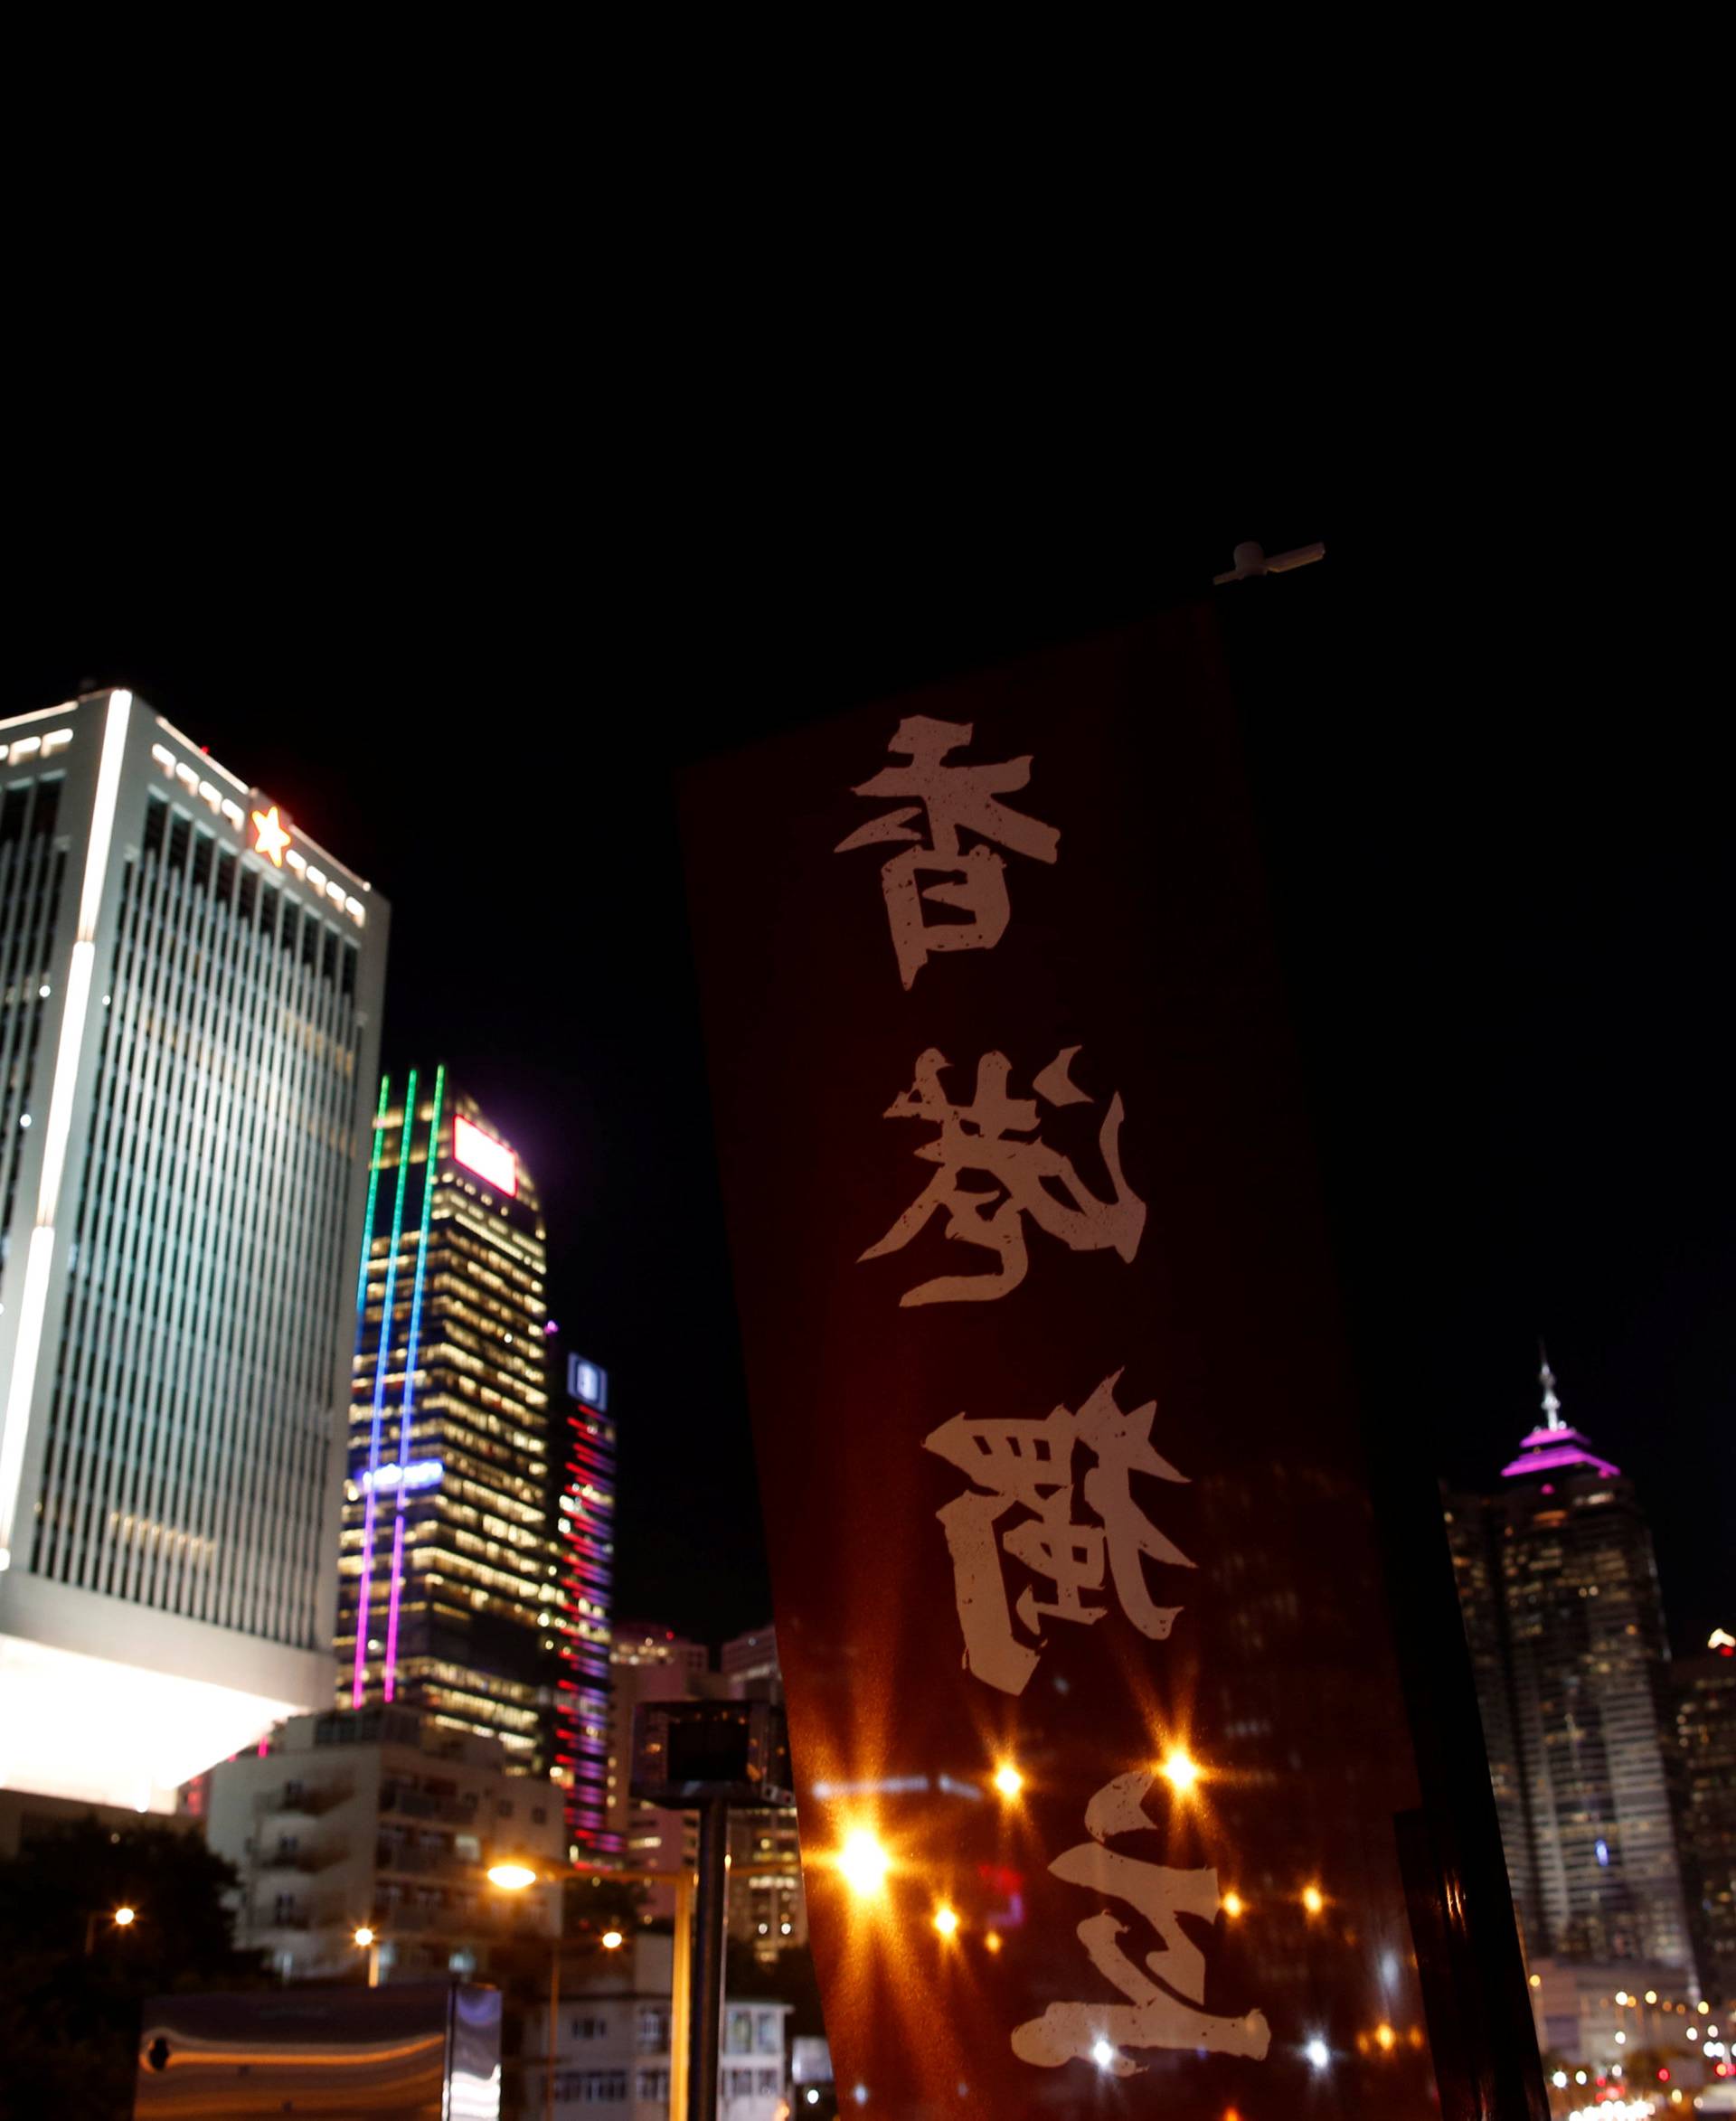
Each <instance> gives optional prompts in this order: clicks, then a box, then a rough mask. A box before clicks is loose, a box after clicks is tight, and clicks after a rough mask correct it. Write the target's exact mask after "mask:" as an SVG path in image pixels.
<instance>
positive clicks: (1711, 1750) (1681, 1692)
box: [1671, 1627, 1736, 2011]
mask: <svg viewBox="0 0 1736 2121" xmlns="http://www.w3.org/2000/svg"><path fill="white" fill-rule="evenodd" d="M1671 1682H1672V1684H1671V1692H1672V1695H1673V1697H1674V1702H1675V1758H1676V1775H1677V1783H1676V1819H1677V1824H1678V1830H1679V1832H1680V1834H1681V1843H1682V1870H1683V1873H1684V1884H1685V1885H1686V1887H1687V1893H1688V1928H1689V1930H1690V1932H1691V1934H1692V1936H1693V1937H1694V1956H1695V1958H1696V1959H1697V1960H1698V1961H1699V1965H1700V1979H1701V1981H1702V1983H1703V1985H1704V1987H1705V1990H1706V1993H1707V1994H1708V1995H1711V1996H1712V1997H1714V1998H1715V1999H1716V2001H1717V2007H1718V2008H1719V2010H1720V2011H1725V2010H1728V2009H1730V2007H1731V2004H1732V2003H1736V1636H1732V1635H1731V1632H1730V1630H1729V1629H1728V1628H1722V1627H1721V1628H1716V1629H1714V1630H1713V1632H1712V1640H1711V1642H1710V1643H1709V1644H1708V1645H1707V1646H1706V1649H1705V1651H1704V1653H1703V1654H1702V1655H1700V1656H1697V1657H1678V1658H1677V1659H1676V1660H1675V1664H1674V1665H1673V1666H1672V1667H1671Z"/></svg>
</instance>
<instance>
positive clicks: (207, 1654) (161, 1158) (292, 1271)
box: [0, 691, 387, 1810]
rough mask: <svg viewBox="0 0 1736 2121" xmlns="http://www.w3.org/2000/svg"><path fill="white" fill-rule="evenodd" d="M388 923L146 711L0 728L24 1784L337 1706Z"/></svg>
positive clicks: (7, 1623)
mask: <svg viewBox="0 0 1736 2121" xmlns="http://www.w3.org/2000/svg"><path fill="white" fill-rule="evenodd" d="M386 930H387V910H386V907H385V905H384V904H383V902H382V900H380V899H379V897H378V896H377V895H376V894H374V893H373V891H371V890H370V888H369V886H368V885H367V884H366V883H365V882H363V881H362V880H361V879H360V878H359V877H356V876H354V874H352V873H351V872H350V871H348V870H347V869H346V868H345V867H344V865H343V864H342V863H339V862H337V861H335V859H334V858H333V857H332V856H330V855H329V854H327V853H325V852H324V851H323V850H322V849H320V848H319V847H317V846H316V845H315V844H314V843H313V842H312V841H311V840H309V839H307V836H306V835H305V834H303V833H302V832H301V831H300V829H299V828H298V827H297V826H296V825H294V824H293V823H292V822H291V821H290V820H289V819H288V817H287V816H286V815H284V813H283V810H282V808H281V806H280V805H279V804H278V803H277V802H275V801H273V800H272V798H271V797H269V795H267V794H266V793H264V792H262V791H260V790H259V789H257V788H251V787H249V786H248V785H247V784H246V783H245V782H244V781H242V780H241V779H240V778H238V777H237V776H235V775H234V774H232V773H231V772H230V771H229V770H228V769H227V768H224V767H222V766H220V765H219V764H218V763H217V762H216V761H215V760H214V759H211V758H210V757H209V756H207V755H206V754H205V753H204V752H203V750H201V749H200V748H199V747H198V746H197V745H195V744H193V742H192V741H190V740H188V739H187V738H186V737H184V736H183V735H182V734H181V733H180V732H179V731H177V730H175V729H174V728H173V727H172V726H171V725H170V724H169V723H168V722H166V721H164V720H163V718H162V717H161V716H160V715H157V714H156V713H154V712H152V711H151V709H150V708H149V707H148V706H146V703H145V702H143V701H142V700H137V699H135V698H134V697H133V696H132V694H131V693H127V692H124V691H115V692H105V693H92V694H90V695H89V696H88V697H85V698H82V699H80V700H77V701H74V702H71V703H69V704H68V705H66V706H64V707H57V708H53V709H50V710H47V711H45V712H41V713H35V714H28V715H24V716H21V717H18V718H15V719H14V720H12V721H6V722H4V723H0V960H3V961H4V974H3V975H0V1785H6V1786H14V1787H20V1788H27V1789H35V1790H41V1791H43V1792H45V1793H47V1794H50V1795H61V1796H67V1797H70V1798H75V1799H78V1800H80V1801H87V1802H93V1803H110V1804H115V1805H124V1806H127V1807H129V1808H134V1809H137V1808H141V1807H143V1808H148V1809H155V1810H168V1809H172V1808H173V1805H174V1801H175V1798H174V1792H175V1787H176V1786H177V1785H179V1784H180V1783H181V1782H182V1781H184V1779H185V1778H186V1777H188V1776H189V1775H191V1774H193V1773H194V1772H196V1771H197V1770H198V1769H200V1768H202V1767H205V1766H206V1765H208V1764H209V1762H210V1761H212V1760H213V1759H216V1758H221V1757H222V1756H223V1755H224V1754H226V1753H229V1752H231V1751H233V1750H234V1749H235V1748H236V1747H237V1746H238V1745H241V1744H242V1743H245V1742H248V1741H250V1740H251V1739H256V1738H257V1737H258V1735H259V1732H261V1731H262V1730H267V1729H269V1726H270V1724H271V1723H272V1721H273V1720H275V1719H276V1718H278V1717H280V1716H282V1715H284V1714H285V1713H287V1712H288V1711H293V1710H297V1709H303V1708H308V1707H312V1706H315V1705H316V1704H317V1703H318V1702H321V1701H322V1700H324V1699H325V1697H326V1694H327V1692H328V1690H329V1678H328V1675H329V1671H330V1665H329V1662H328V1660H329V1656H330V1641H331V1632H332V1626H333V1620H334V1606H335V1565H336V1555H337V1517H338V1505H339V1498H340V1493H341V1487H342V1481H343V1474H344V1459H343V1446H344V1414H343V1407H344V1382H343V1378H344V1362H345V1360H346V1358H347V1355H348V1343H349V1337H350V1336H349V1324H348V1310H349V1306H348V1302H347V1299H346V1296H345V1287H346V1282H347V1280H348V1276H349V1274H351V1273H353V1271H354V1258H355V1251H356V1247H357V1245H358V1243H359V1240H360V1233H361V1223H362V1213H363V1196H364V1193H365V1191H366V1184H367V1161H368V1159H367V1141H368V1127H367V1120H368V1106H367V1088H368V1086H369V1085H371V1083H372V1082H373V1078H374V1073H375V1067H376V1051H377V1044H378V1036H379V1017H380V1003H381V995H382V988H383V983H384V975H385V954H386ZM346 1263H347V1267H346Z"/></svg>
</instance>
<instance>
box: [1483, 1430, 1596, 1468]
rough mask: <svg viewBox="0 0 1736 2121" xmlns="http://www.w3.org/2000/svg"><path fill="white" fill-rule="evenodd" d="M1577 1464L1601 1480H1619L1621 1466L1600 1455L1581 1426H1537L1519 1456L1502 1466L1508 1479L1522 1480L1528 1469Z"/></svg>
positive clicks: (1526, 1440)
mask: <svg viewBox="0 0 1736 2121" xmlns="http://www.w3.org/2000/svg"><path fill="white" fill-rule="evenodd" d="M1573 1466H1580V1467H1583V1468H1584V1469H1585V1470H1586V1471H1588V1472H1590V1473H1595V1474H1596V1475H1598V1477H1599V1479H1600V1480H1619V1479H1620V1478H1621V1468H1620V1466H1612V1465H1611V1464H1610V1463H1609V1459H1608V1458H1599V1456H1598V1454H1597V1453H1596V1452H1595V1451H1594V1450H1593V1449H1592V1448H1591V1447H1590V1444H1588V1443H1587V1442H1586V1440H1585V1438H1583V1437H1582V1436H1581V1435H1580V1432H1579V1430H1578V1429H1577V1428H1533V1430H1532V1432H1531V1434H1530V1435H1529V1436H1528V1437H1527V1438H1525V1440H1524V1443H1523V1444H1521V1445H1520V1447H1519V1456H1517V1457H1516V1458H1515V1459H1514V1460H1513V1462H1512V1464H1511V1465H1507V1466H1503V1467H1502V1468H1501V1475H1502V1478H1503V1479H1504V1480H1519V1479H1523V1478H1524V1475H1526V1474H1528V1473H1559V1472H1565V1471H1567V1470H1568V1469H1569V1468H1571V1467H1573Z"/></svg>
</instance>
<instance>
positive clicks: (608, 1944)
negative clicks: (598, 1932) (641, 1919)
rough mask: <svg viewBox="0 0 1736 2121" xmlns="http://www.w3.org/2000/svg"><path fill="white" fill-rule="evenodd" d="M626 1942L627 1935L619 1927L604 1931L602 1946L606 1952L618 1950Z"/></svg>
mask: <svg viewBox="0 0 1736 2121" xmlns="http://www.w3.org/2000/svg"><path fill="white" fill-rule="evenodd" d="M626 1942H627V1939H626V1937H623V1936H622V1935H621V1933H620V1931H619V1930H618V1929H606V1930H604V1932H603V1935H602V1947H603V1949H604V1950H605V1951H606V1952H618V1951H619V1950H620V1948H621V1947H622V1946H623V1945H624V1944H625V1943H626Z"/></svg>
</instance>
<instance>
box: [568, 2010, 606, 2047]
mask: <svg viewBox="0 0 1736 2121" xmlns="http://www.w3.org/2000/svg"><path fill="white" fill-rule="evenodd" d="M608 2031H609V2020H608V2019H607V2018H599V2017H597V2016H596V2015H595V2014H594V2013H589V2012H587V2013H585V2014H584V2015H583V2016H581V2017H578V2018H575V2019H574V2020H573V2021H572V2037H573V2038H574V2040H601V2039H602V2038H603V2037H604V2035H605V2034H606V2033H607V2032H608Z"/></svg>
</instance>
